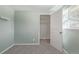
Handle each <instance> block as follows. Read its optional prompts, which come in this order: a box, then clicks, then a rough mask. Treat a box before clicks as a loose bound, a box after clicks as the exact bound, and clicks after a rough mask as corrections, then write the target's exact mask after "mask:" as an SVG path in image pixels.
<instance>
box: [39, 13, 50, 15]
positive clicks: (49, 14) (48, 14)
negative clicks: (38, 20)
mask: <svg viewBox="0 0 79 59" xmlns="http://www.w3.org/2000/svg"><path fill="white" fill-rule="evenodd" d="M40 15H50V13H40Z"/></svg>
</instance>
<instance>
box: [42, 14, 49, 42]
mask: <svg viewBox="0 0 79 59" xmlns="http://www.w3.org/2000/svg"><path fill="white" fill-rule="evenodd" d="M40 43H41V44H42V43H48V44H50V15H40Z"/></svg>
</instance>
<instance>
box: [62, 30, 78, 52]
mask: <svg viewBox="0 0 79 59" xmlns="http://www.w3.org/2000/svg"><path fill="white" fill-rule="evenodd" d="M63 44H64V48H65V50H67V51H68V52H69V53H79V30H78V29H65V30H64V31H63Z"/></svg>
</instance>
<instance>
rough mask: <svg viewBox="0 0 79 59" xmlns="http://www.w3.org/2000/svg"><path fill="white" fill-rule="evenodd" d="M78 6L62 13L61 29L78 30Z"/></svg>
mask: <svg viewBox="0 0 79 59" xmlns="http://www.w3.org/2000/svg"><path fill="white" fill-rule="evenodd" d="M78 10H79V6H73V7H72V6H71V7H70V8H67V9H65V10H64V11H63V28H64V29H79V14H78V12H79V11H78Z"/></svg>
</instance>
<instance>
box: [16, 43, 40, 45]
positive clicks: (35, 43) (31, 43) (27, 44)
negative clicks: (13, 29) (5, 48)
mask: <svg viewBox="0 0 79 59" xmlns="http://www.w3.org/2000/svg"><path fill="white" fill-rule="evenodd" d="M15 45H40V43H15Z"/></svg>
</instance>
